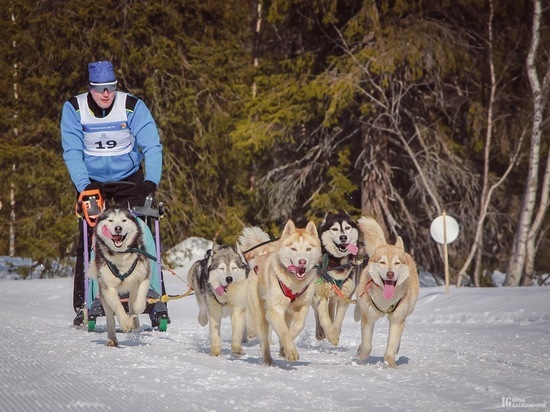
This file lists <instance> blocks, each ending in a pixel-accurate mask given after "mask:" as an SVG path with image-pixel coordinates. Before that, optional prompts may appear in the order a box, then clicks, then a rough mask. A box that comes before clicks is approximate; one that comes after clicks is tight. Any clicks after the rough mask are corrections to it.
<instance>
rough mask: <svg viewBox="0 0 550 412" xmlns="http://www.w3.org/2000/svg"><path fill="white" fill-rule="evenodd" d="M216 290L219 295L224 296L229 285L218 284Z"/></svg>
mask: <svg viewBox="0 0 550 412" xmlns="http://www.w3.org/2000/svg"><path fill="white" fill-rule="evenodd" d="M214 291H215V292H216V293H217V294H218V295H219V296H223V295H225V292H227V286H224V285H218V286H216V287H215V288H214Z"/></svg>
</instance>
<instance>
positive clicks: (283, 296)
mask: <svg viewBox="0 0 550 412" xmlns="http://www.w3.org/2000/svg"><path fill="white" fill-rule="evenodd" d="M264 242H267V243H266V244H265V245H261V244H262V243H264ZM239 243H240V245H241V250H243V253H244V256H245V258H246V259H247V260H248V262H249V265H250V267H251V268H253V270H251V271H250V276H249V278H248V309H249V310H250V311H251V314H252V317H253V319H254V326H255V331H256V334H257V336H258V338H259V340H260V345H261V350H262V358H263V363H264V364H267V365H271V364H272V363H273V358H272V357H271V352H270V349H269V330H270V327H271V328H272V329H273V330H274V331H275V333H276V334H277V336H278V337H279V344H280V351H279V355H280V356H281V357H284V358H285V359H286V360H287V361H290V362H294V361H297V360H298V359H299V354H298V350H297V349H296V345H295V343H294V340H295V339H296V337H297V336H298V335H299V334H300V332H301V331H302V330H303V329H304V324H305V321H306V317H307V314H308V311H309V307H310V305H311V302H312V299H313V294H314V287H313V285H312V283H313V282H315V280H316V279H317V269H316V267H315V266H316V265H317V264H318V263H319V259H320V257H321V243H320V241H319V237H318V235H317V228H316V227H315V224H314V223H313V222H311V221H310V222H308V224H307V226H306V227H305V228H303V229H299V228H296V226H295V224H294V222H293V221H292V220H288V221H287V223H286V225H285V227H284V229H283V232H282V235H281V237H280V239H278V240H276V241H273V242H270V238H269V235H268V234H267V233H265V232H264V231H263V230H262V229H260V228H259V227H248V228H245V229H244V230H243V232H242V233H241V235H240V237H239ZM258 245H261V246H259V247H258Z"/></svg>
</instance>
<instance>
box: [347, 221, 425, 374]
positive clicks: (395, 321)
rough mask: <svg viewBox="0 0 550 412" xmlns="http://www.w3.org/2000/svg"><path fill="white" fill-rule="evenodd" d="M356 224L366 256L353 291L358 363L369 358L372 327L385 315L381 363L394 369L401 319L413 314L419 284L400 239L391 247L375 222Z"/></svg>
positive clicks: (402, 327)
mask: <svg viewBox="0 0 550 412" xmlns="http://www.w3.org/2000/svg"><path fill="white" fill-rule="evenodd" d="M357 223H358V226H359V230H360V233H361V237H362V238H363V241H364V242H365V244H366V249H367V253H368V255H369V257H370V258H369V262H368V264H367V266H366V267H365V268H364V269H363V271H362V272H361V274H360V278H359V282H358V285H357V291H356V296H357V306H356V307H355V312H354V318H355V321H359V319H360V320H361V345H360V346H359V349H358V350H357V357H358V358H359V359H360V360H364V359H366V358H367V357H369V355H370V353H371V350H372V335H373V330H374V324H375V323H376V321H377V320H378V319H380V318H382V317H384V316H385V315H387V316H388V320H389V324H390V326H389V335H388V343H387V347H386V353H385V354H384V360H385V362H386V364H387V365H388V366H389V367H392V368H396V367H397V365H396V363H395V357H396V355H397V352H398V351H399V344H400V342H401V336H402V334H403V329H404V327H405V320H406V319H407V316H409V315H410V314H411V313H412V312H413V310H414V307H415V305H416V300H417V298H418V291H419V287H420V285H419V279H418V273H417V271H416V265H415V263H414V261H413V259H412V257H411V255H409V254H408V253H406V252H405V249H404V247H403V240H402V239H401V237H398V238H397V242H396V243H395V245H388V244H387V243H386V240H385V237H384V232H383V230H382V228H381V227H380V225H379V224H378V223H377V222H376V220H374V219H373V218H370V217H365V216H363V217H361V218H360V219H359V220H358V222H357Z"/></svg>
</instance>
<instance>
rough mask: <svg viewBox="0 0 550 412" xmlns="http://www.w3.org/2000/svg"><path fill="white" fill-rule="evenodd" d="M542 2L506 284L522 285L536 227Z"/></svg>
mask: <svg viewBox="0 0 550 412" xmlns="http://www.w3.org/2000/svg"><path fill="white" fill-rule="evenodd" d="M541 14H542V12H541V1H540V0H533V30H532V39H531V48H530V50H529V54H528V55H527V75H528V77H529V84H530V85H531V91H532V94H533V124H532V129H531V150H530V155H529V172H528V175H527V184H526V186H525V193H524V196H523V202H522V208H521V214H520V219H519V224H518V228H517V231H516V235H515V238H514V244H513V249H512V253H511V254H510V262H509V265H508V271H507V274H506V280H505V285H506V286H518V285H519V282H520V279H521V276H522V274H523V271H524V269H525V262H526V259H527V253H528V250H527V243H528V241H529V237H530V232H531V230H532V225H531V223H532V219H533V214H534V210H535V204H536V201H537V189H538V182H539V163H540V150H541V134H542V123H543V116H544V103H543V94H542V88H541V84H540V81H539V78H538V73H537V67H536V64H535V60H536V55H537V49H538V46H539V43H540V20H541Z"/></svg>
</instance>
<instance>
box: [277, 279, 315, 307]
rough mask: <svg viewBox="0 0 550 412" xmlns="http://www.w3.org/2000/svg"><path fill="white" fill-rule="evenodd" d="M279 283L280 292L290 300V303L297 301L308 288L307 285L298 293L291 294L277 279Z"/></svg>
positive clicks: (290, 290)
mask: <svg viewBox="0 0 550 412" xmlns="http://www.w3.org/2000/svg"><path fill="white" fill-rule="evenodd" d="M277 280H278V281H279V286H280V287H281V290H282V291H283V294H284V295H285V296H286V297H287V298H290V303H292V302H294V301H295V300H296V299H298V298H299V297H300V296H301V295H302V294H303V293H304V292H305V291H306V290H307V288H308V287H309V284H308V285H307V286H306V287H305V288H304V290H302V291H301V292H299V293H294V292H292V289H290V288H289V287H288V286H287V285H285V284H284V283H283V282H281V279H277Z"/></svg>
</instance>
